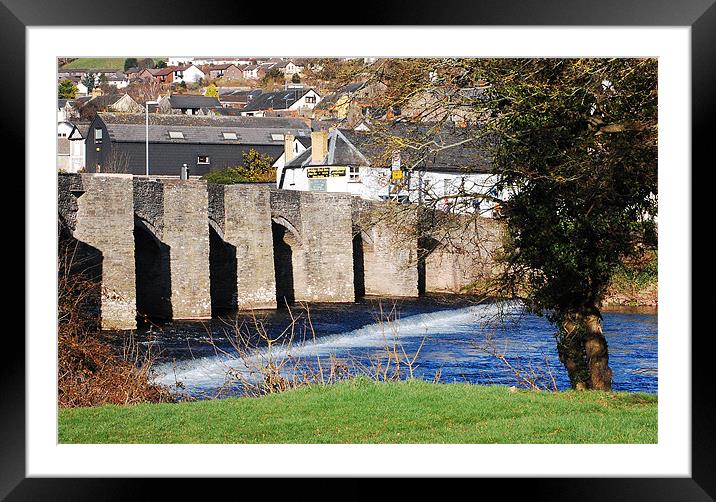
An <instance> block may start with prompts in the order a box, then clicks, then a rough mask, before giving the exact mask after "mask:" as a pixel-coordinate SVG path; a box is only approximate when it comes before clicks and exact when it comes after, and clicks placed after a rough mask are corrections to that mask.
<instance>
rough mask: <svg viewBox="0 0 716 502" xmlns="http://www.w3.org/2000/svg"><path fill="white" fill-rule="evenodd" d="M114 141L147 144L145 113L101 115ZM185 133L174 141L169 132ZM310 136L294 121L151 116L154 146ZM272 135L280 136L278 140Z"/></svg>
mask: <svg viewBox="0 0 716 502" xmlns="http://www.w3.org/2000/svg"><path fill="white" fill-rule="evenodd" d="M97 116H98V118H99V119H101V120H102V121H103V122H104V123H105V125H106V126H107V131H108V132H109V136H110V138H111V139H112V140H113V141H119V142H144V141H145V134H146V131H145V115H144V114H143V113H98V114H97ZM170 131H172V132H174V131H176V132H181V133H183V135H184V139H171V138H170V137H169V132H170ZM225 132H228V133H235V134H236V136H237V139H236V140H227V139H224V136H223V133H225ZM286 133H290V134H293V135H294V136H296V137H302V136H310V134H311V129H310V128H309V127H308V126H307V125H306V123H305V122H304V121H302V120H299V119H292V118H290V119H289V118H265V117H224V116H222V117H217V116H195V115H164V114H150V115H149V141H150V142H152V143H200V144H239V145H241V144H247V145H283V135H284V134H286ZM272 135H280V136H281V139H274V138H273V137H272Z"/></svg>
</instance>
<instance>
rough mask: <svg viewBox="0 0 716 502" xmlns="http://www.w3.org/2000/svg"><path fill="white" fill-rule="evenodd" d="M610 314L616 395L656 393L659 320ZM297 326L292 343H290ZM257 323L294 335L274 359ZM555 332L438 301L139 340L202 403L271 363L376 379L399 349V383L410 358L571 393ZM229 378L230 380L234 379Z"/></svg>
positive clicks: (535, 320) (283, 312)
mask: <svg viewBox="0 0 716 502" xmlns="http://www.w3.org/2000/svg"><path fill="white" fill-rule="evenodd" d="M603 315H604V319H603V328H604V333H605V336H606V338H607V341H608V343H609V357H610V359H609V362H610V367H611V368H612V370H613V388H614V390H616V391H642V392H649V393H656V392H657V389H658V385H657V384H658V380H657V324H658V323H657V320H658V316H657V314H656V313H629V312H605V313H604V314H603ZM292 316H293V318H294V322H292V321H291V318H292ZM291 326H293V338H292V342H291V343H290V345H289V344H288V343H287V342H286V341H285V340H287V338H288V336H289V335H290V333H291V330H290V327H291ZM257 327H258V328H259V329H262V330H264V331H265V333H266V337H269V338H277V337H279V335H280V334H281V333H282V332H283V331H284V330H287V329H288V331H286V333H285V334H284V336H283V337H280V338H279V341H276V342H274V343H273V344H272V347H271V349H270V356H269V349H268V347H267V344H266V342H265V340H263V339H261V337H259V336H257V334H256V332H257ZM237 332H238V333H241V334H242V337H243V338H242V341H240V342H237V341H236V339H235V333H237ZM553 333H554V328H553V326H551V325H550V324H549V323H548V322H547V321H546V320H545V319H544V318H542V317H538V316H535V315H531V314H526V313H524V312H523V310H522V309H521V308H520V306H519V305H518V304H514V303H513V304H505V303H493V304H480V303H478V302H476V301H473V300H471V299H470V298H465V297H454V296H450V297H443V296H434V297H425V298H419V299H387V298H383V299H378V298H370V299H364V300H362V301H360V302H357V303H354V304H311V305H309V306H308V307H307V308H304V307H301V306H298V305H297V306H295V307H293V308H292V309H291V310H290V311H289V310H287V309H277V310H267V311H257V312H256V313H254V314H251V313H249V312H239V313H233V314H230V315H226V316H223V317H221V318H219V319H212V320H211V321H205V322H188V321H175V322H172V323H168V324H165V325H163V326H161V327H151V328H146V329H142V330H139V331H138V332H137V338H136V340H138V341H139V342H140V344H141V346H143V347H145V348H146V347H150V348H151V351H152V353H153V354H154V355H155V357H156V360H155V366H154V377H153V378H154V380H155V381H156V382H158V383H162V384H166V385H169V386H171V387H175V386H176V384H177V382H180V383H181V386H180V389H181V392H183V393H184V394H185V395H187V396H191V397H193V398H199V399H201V398H207V397H225V396H229V395H241V394H242V393H245V392H246V387H245V386H243V385H240V384H238V383H237V381H238V380H237V379H241V380H242V381H244V382H247V381H255V380H256V379H257V378H258V377H257V376H256V375H255V374H252V372H251V371H250V370H251V368H253V367H256V366H260V365H262V364H264V365H265V364H266V362H268V361H269V357H270V360H271V361H274V363H276V364H280V363H281V362H283V363H284V364H285V365H284V366H283V368H282V371H281V373H282V374H283V375H284V376H285V377H289V378H290V377H291V376H292V375H293V374H294V373H295V372H296V371H301V370H303V371H305V370H306V368H310V369H311V371H315V370H317V368H319V367H320V368H321V369H322V370H323V373H324V378H326V376H327V374H328V367H329V366H330V361H331V359H333V360H334V361H342V362H344V363H345V365H344V366H342V365H340V364H339V365H338V366H337V367H338V368H340V367H348V368H351V371H353V372H354V373H355V372H366V373H371V374H375V373H376V371H377V369H376V368H378V367H381V368H385V365H386V363H387V361H388V355H387V354H388V351H394V352H393V353H396V352H397V354H398V359H400V361H401V368H400V375H401V377H407V376H409V375H410V369H411V368H409V366H408V365H407V364H406V362H407V361H408V360H410V361H411V362H412V376H413V377H415V378H422V379H425V380H429V381H440V382H444V383H449V382H470V383H475V384H503V385H516V386H520V377H519V376H518V373H519V374H522V375H531V376H532V377H534V376H537V377H538V378H539V380H538V381H539V384H540V385H542V386H547V387H552V386H554V385H556V386H557V388H559V389H560V390H561V389H567V388H569V380H568V377H567V374H566V371H565V370H564V368H563V367H562V365H561V363H560V362H559V359H558V357H557V353H556V344H555V339H554V334H553ZM281 340H283V342H282V341H281ZM237 347H238V348H239V350H238V351H237ZM247 347H250V348H247ZM496 354H497V355H504V360H500V359H499V358H498V357H495V355H496ZM413 359H414V362H413ZM508 364H509V365H511V366H512V368H510V367H509V366H508ZM392 368H393V370H394V368H395V366H394V365H393V366H392ZM227 374H229V375H232V378H229V379H227ZM252 379H253V380H252Z"/></svg>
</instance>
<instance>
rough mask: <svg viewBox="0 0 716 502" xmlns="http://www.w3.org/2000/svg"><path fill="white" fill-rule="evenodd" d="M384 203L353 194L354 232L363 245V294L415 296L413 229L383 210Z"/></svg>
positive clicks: (416, 288) (416, 244)
mask: <svg viewBox="0 0 716 502" xmlns="http://www.w3.org/2000/svg"><path fill="white" fill-rule="evenodd" d="M384 209H385V207H384V205H383V204H380V203H376V202H370V201H366V200H361V199H357V198H354V200H353V225H354V227H353V233H354V236H355V238H357V239H360V240H359V242H358V243H356V245H360V246H362V258H363V264H362V265H363V266H362V267H360V268H362V269H363V280H364V287H365V294H366V295H379V296H406V297H417V296H418V268H417V259H418V243H417V240H416V239H415V232H414V231H411V230H412V229H408V228H405V227H406V226H410V225H406V226H403V227H400V226H399V225H397V224H395V222H393V221H392V220H393V219H394V218H389V217H388V216H389V215H386V214H384ZM356 268H359V267H356Z"/></svg>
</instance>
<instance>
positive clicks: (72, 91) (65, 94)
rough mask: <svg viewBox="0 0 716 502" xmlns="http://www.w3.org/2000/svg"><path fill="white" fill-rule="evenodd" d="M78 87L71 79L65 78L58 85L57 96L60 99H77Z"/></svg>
mask: <svg viewBox="0 0 716 502" xmlns="http://www.w3.org/2000/svg"><path fill="white" fill-rule="evenodd" d="M76 94H77V88H76V87H75V84H73V83H72V81H71V80H67V79H65V80H63V81H62V82H60V83H59V84H58V85H57V97H58V98H59V99H75V95H76Z"/></svg>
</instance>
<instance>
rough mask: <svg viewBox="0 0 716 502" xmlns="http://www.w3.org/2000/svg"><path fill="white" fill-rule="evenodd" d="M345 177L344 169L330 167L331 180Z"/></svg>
mask: <svg viewBox="0 0 716 502" xmlns="http://www.w3.org/2000/svg"><path fill="white" fill-rule="evenodd" d="M345 175H346V168H345V167H332V168H331V178H334V177H339V176H345Z"/></svg>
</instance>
